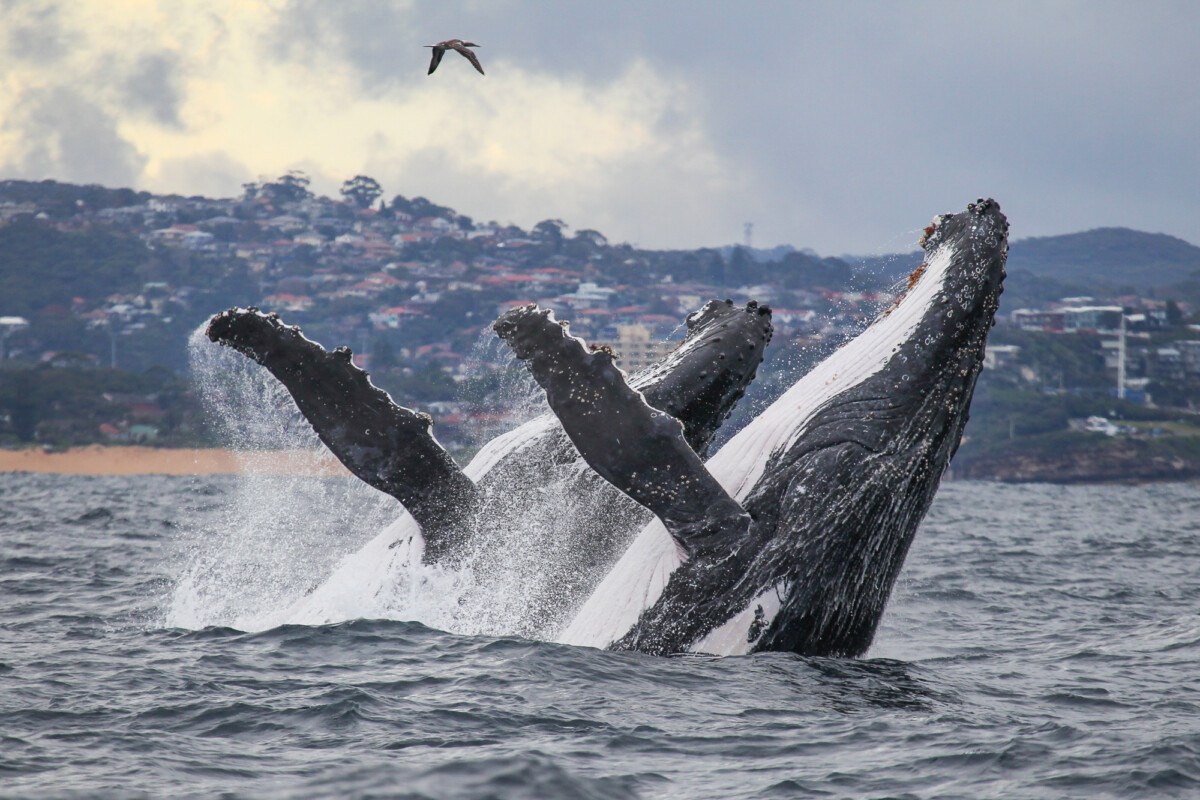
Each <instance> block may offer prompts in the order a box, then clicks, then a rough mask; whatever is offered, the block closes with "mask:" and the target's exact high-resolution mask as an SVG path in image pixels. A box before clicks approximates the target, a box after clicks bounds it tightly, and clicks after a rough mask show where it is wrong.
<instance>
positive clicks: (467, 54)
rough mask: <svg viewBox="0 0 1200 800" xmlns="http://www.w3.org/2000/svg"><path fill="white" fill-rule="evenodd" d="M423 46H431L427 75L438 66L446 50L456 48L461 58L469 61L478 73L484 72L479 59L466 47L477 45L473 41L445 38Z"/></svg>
mask: <svg viewBox="0 0 1200 800" xmlns="http://www.w3.org/2000/svg"><path fill="white" fill-rule="evenodd" d="M425 46H426V47H432V48H433V58H432V59H431V60H430V62H429V72H428V73H426V74H428V75H432V74H433V71H434V70H435V69H437V68H438V64H440V63H442V56H443V55H445V54H446V51H447V50H457V51H458V52H459V53H461V54H462V56H463V58H465V59H466V60H467V61H470V62H471V66H473V67H475V69H477V70H479V74H480V75H483V74H485V73H484V71H483V67H481V66H479V59H478V58H476V57H475V54H474V53H472V52H471V51H470V50H468V49H467V48H468V47H479V45H477V44H475V43H474V42H464V41H463V40H462V39H447V40H446V41H444V42H438V43H437V44H427V45H425Z"/></svg>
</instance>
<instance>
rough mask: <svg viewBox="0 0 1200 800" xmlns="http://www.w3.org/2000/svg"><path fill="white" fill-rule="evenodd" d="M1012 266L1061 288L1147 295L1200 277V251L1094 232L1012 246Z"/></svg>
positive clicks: (1126, 232)
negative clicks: (1087, 287)
mask: <svg viewBox="0 0 1200 800" xmlns="http://www.w3.org/2000/svg"><path fill="white" fill-rule="evenodd" d="M1008 263H1009V268H1010V269H1013V270H1028V271H1029V272H1031V273H1033V274H1034V275H1037V276H1039V277H1043V278H1051V279H1053V280H1057V281H1061V282H1062V283H1067V284H1071V283H1076V284H1082V285H1089V284H1092V283H1102V284H1105V285H1107V286H1111V287H1113V288H1115V289H1120V288H1122V287H1132V288H1133V289H1135V290H1136V291H1145V290H1147V289H1153V288H1158V287H1162V286H1167V285H1170V284H1173V283H1179V282H1181V281H1184V280H1187V279H1188V278H1190V277H1193V275H1194V274H1195V273H1197V272H1200V247H1196V246H1195V245H1193V244H1190V243H1188V242H1185V241H1184V240H1183V239H1177V238H1175V237H1174V236H1168V235H1166V234H1164V233H1145V232H1143V231H1135V230H1130V229H1129V228H1096V229H1095V230H1090V231H1084V232H1082V233H1069V234H1066V235H1064V236H1042V237H1036V238H1031V239H1021V240H1019V241H1016V242H1013V244H1012V246H1011V248H1010V250H1009V256H1008Z"/></svg>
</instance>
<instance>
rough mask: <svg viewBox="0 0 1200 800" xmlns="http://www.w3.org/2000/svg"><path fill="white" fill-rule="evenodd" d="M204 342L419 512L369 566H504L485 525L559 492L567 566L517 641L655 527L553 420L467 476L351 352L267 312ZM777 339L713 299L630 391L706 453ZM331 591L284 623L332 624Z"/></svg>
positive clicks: (398, 527)
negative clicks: (251, 368) (281, 394)
mask: <svg viewBox="0 0 1200 800" xmlns="http://www.w3.org/2000/svg"><path fill="white" fill-rule="evenodd" d="M206 333H207V335H208V337H209V338H210V339H212V340H213V341H216V342H220V343H221V344H223V345H226V346H229V347H232V348H234V349H236V350H237V351H238V352H240V353H242V354H243V355H245V356H247V357H249V358H251V359H253V360H254V361H256V362H258V363H259V364H261V365H263V366H264V367H266V368H267V369H268V370H269V371H270V372H271V374H272V375H274V376H275V377H276V378H277V379H278V380H279V381H280V382H281V383H282V384H283V385H284V386H285V387H286V388H287V389H288V391H289V393H290V394H291V396H292V398H293V400H294V401H295V402H296V405H297V407H298V408H299V410H300V411H301V412H302V413H303V415H304V416H305V418H306V419H308V421H309V422H310V423H311V424H312V426H313V428H314V430H315V431H316V432H317V435H318V436H319V437H320V439H321V441H322V442H324V443H325V445H326V446H328V448H329V449H330V451H331V452H333V454H334V455H335V456H337V458H338V459H339V460H341V462H342V463H343V464H344V465H345V466H346V467H347V468H348V469H349V470H350V471H351V472H352V473H353V474H354V475H356V476H357V477H358V478H360V479H361V480H363V481H364V482H366V483H368V484H369V485H371V486H373V487H375V488H376V489H379V490H380V491H382V492H384V493H386V494H389V495H392V496H393V497H395V498H396V499H397V500H399V501H400V503H401V504H402V505H403V506H404V508H405V509H406V510H407V511H408V513H407V514H405V515H403V516H402V517H401V518H400V519H399V520H397V522H396V524H394V525H393V526H391V527H390V528H389V529H388V530H386V531H384V532H383V533H381V534H380V536H379V537H377V538H376V540H375V541H374V542H373V543H372V544H371V545H368V547H367V551H370V552H371V553H373V555H372V556H371V557H370V558H369V559H367V560H368V561H373V562H379V561H388V562H390V561H397V560H403V559H407V558H412V559H416V560H424V561H426V562H431V563H441V564H447V563H449V564H456V563H457V562H459V561H461V560H462V558H461V557H462V556H463V554H464V553H465V552H467V551H471V553H472V555H473V556H474V558H473V559H471V561H472V562H475V561H484V562H486V561H489V560H493V561H494V560H495V559H494V558H492V559H490V558H489V555H490V554H489V553H487V552H486V548H487V546H488V545H489V544H491V546H493V547H502V546H504V543H503V541H499V542H496V541H494V540H493V541H491V542H489V540H488V537H486V536H479V535H477V534H479V532H480V530H481V529H482V528H484V527H485V526H486V523H487V522H489V521H492V520H494V519H495V518H497V517H502V516H504V515H505V514H506V513H509V514H511V512H512V510H513V509H514V508H516V509H519V510H520V511H521V513H524V511H525V510H526V509H537V508H539V507H540V506H541V505H544V504H545V502H546V499H545V496H546V494H547V492H546V490H547V489H548V488H550V487H553V492H550V494H551V495H552V496H554V497H561V498H569V501H570V503H571V505H572V508H571V509H570V513H566V511H565V510H563V509H555V510H550V509H548V510H547V513H554V514H555V517H556V525H555V529H554V542H553V543H552V545H553V549H555V550H557V551H558V552H559V553H561V554H563V556H564V557H562V558H546V559H544V560H543V562H542V563H541V564H540V565H539V571H540V573H541V574H539V576H538V580H537V581H536V586H530V585H528V584H529V583H532V582H528V583H527V585H526V586H525V587H524V588H523V597H522V598H521V601H522V602H523V603H524V604H525V605H526V606H527V607H526V608H525V609H524V610H523V613H522V614H521V615H520V617H521V621H520V623H519V624H518V628H517V630H515V631H513V632H515V633H520V634H522V635H527V636H541V637H548V636H553V635H554V633H556V629H557V628H558V627H561V625H562V623H563V621H564V620H563V617H564V616H565V615H567V614H569V613H570V612H571V611H573V610H574V608H575V607H576V606H578V604H579V602H580V601H582V600H583V598H584V597H586V596H587V594H588V592H590V591H591V590H592V589H593V588H595V585H596V584H597V582H598V581H599V579H600V578H601V577H602V576H603V573H604V572H605V571H606V570H607V569H608V568H609V567H611V566H612V564H613V563H614V562H615V561H616V559H617V558H619V557H620V555H621V553H622V551H623V549H624V547H625V546H627V545H628V544H629V542H630V540H631V538H632V537H633V535H634V534H635V533H636V532H637V531H638V530H639V529H640V528H641V527H642V526H643V525H644V524H645V523H646V522H647V521H648V520H649V519H650V518H651V515H650V513H649V512H647V511H646V510H645V509H643V508H641V507H640V506H639V505H638V504H637V503H635V502H634V501H632V500H630V499H629V498H628V497H626V496H624V495H623V494H622V493H621V492H620V491H619V490H618V489H616V488H614V487H613V486H611V485H610V484H609V483H607V482H606V481H604V480H603V479H602V478H601V477H600V476H599V475H597V474H596V473H595V472H594V471H593V470H591V469H590V468H588V467H587V465H586V463H585V462H584V461H583V460H582V459H581V458H580V456H579V453H578V452H577V451H576V450H575V448H574V446H573V445H572V444H571V442H570V440H569V439H568V437H567V434H566V433H565V432H564V431H563V429H562V427H561V425H559V423H558V421H557V420H556V419H555V418H554V416H553V414H549V413H547V414H543V415H541V416H539V417H536V418H534V419H532V420H530V421H529V422H527V423H525V424H524V425H521V426H519V427H518V428H516V429H514V430H512V431H509V432H508V433H505V434H503V435H501V436H498V437H497V438H495V439H494V440H492V441H491V442H489V443H487V444H486V445H485V446H484V447H483V448H482V449H481V450H480V451H479V453H478V454H476V456H475V457H474V458H473V459H472V460H471V462H470V463H469V464H468V465H467V466H466V467H465V468H463V469H460V468H459V467H458V465H457V464H456V463H455V462H454V460H453V459H452V458H451V457H450V455H449V453H447V452H446V450H445V449H444V448H443V447H442V446H441V444H440V443H439V442H438V441H437V440H436V439H435V438H434V436H433V434H432V430H431V426H432V419H431V418H430V417H429V416H427V415H425V414H420V413H417V412H415V411H412V410H410V409H407V408H404V407H402V406H399V405H397V404H395V403H394V402H393V401H392V399H391V397H390V396H388V394H387V393H386V392H384V391H382V390H381V389H379V388H377V387H375V386H374V385H372V383H371V381H370V379H369V376H368V375H367V373H366V372H364V371H363V370H361V369H359V368H358V367H357V366H355V365H354V364H353V362H352V360H351V353H350V351H349V350H348V349H347V348H338V349H336V350H334V351H332V352H330V351H327V350H325V348H323V347H321V346H320V345H319V344H317V343H315V342H313V341H310V340H309V339H307V338H306V337H305V336H304V335H303V333H302V332H301V331H300V329H299V328H298V327H295V326H289V325H285V324H283V322H282V321H281V320H280V319H279V317H278V315H275V314H266V313H263V312H261V311H258V310H257V309H237V308H235V309H230V310H228V311H225V312H222V313H220V314H217V315H216V316H214V317H213V318H212V319H211V320H210V322H209V324H208V326H207V329H206ZM771 333H772V328H771V314H770V310H769V309H767V308H766V307H764V306H759V305H758V304H757V303H754V302H751V303H748V304H746V305H745V306H736V305H734V304H733V303H732V302H730V301H728V300H726V301H711V302H709V303H707V304H706V305H705V306H704V307H702V308H700V309H699V310H697V311H696V312H694V313H692V314H691V315H689V316H688V318H687V321H686V334H685V337H684V340H683V342H682V343H681V344H680V345H679V346H678V347H677V348H676V349H675V350H674V351H673V352H671V353H670V354H668V355H667V356H666V357H665V358H663V359H662V360H661V361H660V362H658V363H657V364H655V365H654V366H653V367H651V368H650V369H648V370H646V371H645V372H643V373H641V374H640V375H638V376H636V377H635V378H634V379H633V381H632V383H633V385H634V386H636V387H637V388H638V389H639V390H640V391H642V392H643V393H644V395H645V396H646V397H647V398H648V400H649V401H650V402H653V403H654V404H655V406H656V407H658V408H663V409H666V410H668V411H669V413H671V414H672V416H673V417H675V418H677V419H679V420H680V421H681V422H682V424H683V428H684V436H685V438H686V439H687V441H688V444H689V446H690V447H693V448H694V449H695V450H696V451H697V452H699V453H705V452H707V449H708V446H709V444H710V443H711V441H712V439H713V437H714V436H715V435H716V433H717V431H718V429H719V428H720V426H721V423H722V422H724V420H725V419H726V418H727V417H728V416H729V414H730V413H731V412H732V410H733V408H734V407H735V405H736V404H737V402H738V400H739V399H740V398H741V397H742V395H743V394H744V392H745V389H746V386H747V385H748V384H749V383H750V382H751V381H752V380H753V379H754V376H755V374H756V371H757V369H758V366H759V364H760V363H761V361H762V356H763V352H764V350H765V348H766V346H767V344H768V343H769V342H770V339H771ZM480 548H483V549H484V550H485V552H483V553H480V552H478V551H479V549H480ZM489 577H490V576H488V575H486V574H483V575H480V576H479V578H480V579H481V580H483V581H486V580H488V579H489ZM331 583H334V582H331ZM332 591H335V590H334V589H333V588H332V587H328V586H327V587H322V588H318V590H317V591H316V592H315V593H314V594H313V595H311V596H310V597H308V598H306V600H305V601H304V602H303V603H302V608H299V609H293V610H291V611H290V612H289V613H286V614H284V615H283V616H281V617H280V619H286V620H297V619H302V620H308V621H318V620H327V619H329V617H330V615H329V612H328V611H327V609H328V607H329V605H337V604H338V601H336V600H334V601H330V600H328V599H327V595H328V594H329V593H330V592H332ZM350 602H351V604H353V600H351V601H350Z"/></svg>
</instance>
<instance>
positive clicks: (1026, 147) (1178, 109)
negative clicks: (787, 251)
mask: <svg viewBox="0 0 1200 800" xmlns="http://www.w3.org/2000/svg"><path fill="white" fill-rule="evenodd" d="M449 38H462V39H466V40H469V41H473V42H477V43H479V44H480V45H481V46H480V47H479V48H478V50H477V53H478V55H479V58H480V61H481V62H482V64H483V67H484V69H485V70H486V71H487V75H486V76H482V75H479V74H478V73H476V72H475V71H474V70H473V69H472V68H471V66H470V64H469V63H468V62H467V61H466V60H465V59H463V58H461V57H460V56H458V55H457V54H455V53H448V54H447V55H446V57H445V58H444V59H443V61H442V64H441V66H440V67H439V69H438V71H437V72H436V73H434V74H433V75H426V69H427V67H428V62H429V52H430V51H429V50H427V49H426V48H424V47H423V46H422V45H426V44H432V43H434V42H437V41H441V40H443V39H449ZM1198 41H1200V3H1192V2H1153V1H1151V2H1141V3H1130V2H1100V1H1098V0H1091V1H1089V2H1083V1H1082V0H1081V1H1079V2H1072V1H1070V0H1041V1H1040V2H1020V0H992V1H991V2H988V3H982V2H971V1H970V0H955V1H954V2H920V0H905V1H904V2H900V1H897V2H864V1H862V0H859V1H858V2H845V3H830V2H822V3H808V2H800V1H799V0H796V1H793V2H755V3H746V2H707V1H706V0H687V1H686V2H651V1H650V0H604V2H573V1H572V0H556V1H555V2H553V3H550V2H538V1H536V0H528V1H521V0H486V2H485V1H484V0H479V1H478V2H455V1H454V0H432V1H431V2H425V0H390V1H385V0H206V2H203V3H199V2H183V1H182V0H172V1H170V2H168V1H167V0H74V2H43V1H42V0H0V179H4V178H23V179H39V180H40V179H44V178H53V179H56V180H60V181H68V182H76V183H101V184H104V185H106V186H130V187H134V188H138V189H146V190H150V191H153V192H158V193H178V194H185V195H191V194H202V195H207V196H212V197H231V196H236V195H238V194H240V193H241V186H242V184H244V183H246V182H248V181H254V180H260V179H274V178H275V177H277V176H279V175H282V174H284V173H285V172H287V171H288V170H292V169H299V170H303V171H304V172H306V173H307V174H308V175H309V176H310V177H311V179H312V188H313V189H314V190H315V191H316V192H317V193H319V194H325V195H329V196H334V197H336V196H338V189H339V187H340V186H341V184H342V182H343V181H345V180H346V179H348V178H351V177H353V176H355V175H360V174H361V175H368V176H371V177H373V178H375V179H376V180H377V181H379V183H380V184H381V185H382V187H383V189H384V192H385V197H387V198H391V197H392V196H393V195H395V194H402V195H404V196H406V197H410V198H411V197H415V196H424V197H427V198H428V199H430V200H431V201H433V202H435V203H438V204H441V205H448V206H450V207H452V208H454V209H456V210H457V211H458V212H459V213H462V214H466V215H468V216H471V217H472V218H474V219H475V220H476V221H477V222H486V221H491V220H495V221H498V222H501V223H505V224H507V223H514V224H517V225H520V226H521V227H524V228H530V227H532V226H533V225H534V224H535V223H537V222H538V221H541V220H543V219H548V218H556V219H561V220H563V221H564V222H566V223H567V224H568V225H569V226H571V227H570V229H569V230H568V233H569V232H570V231H571V230H577V229H584V228H590V229H595V230H598V231H600V232H602V233H604V234H605V235H606V236H608V237H609V238H610V240H612V241H614V242H630V243H633V244H636V245H639V246H642V247H651V248H695V247H704V246H719V245H724V244H730V243H735V242H740V241H742V240H743V237H744V227H743V225H744V223H746V222H752V223H753V226H754V227H753V239H752V241H753V244H754V246H756V247H770V246H774V245H778V244H790V245H793V246H796V247H808V248H812V249H815V250H816V251H818V252H819V253H821V254H822V255H839V254H861V255H868V254H882V253H892V252H903V251H907V250H911V249H915V247H916V242H917V239H918V238H919V236H920V231H921V228H922V227H923V226H924V225H925V224H927V222H928V220H929V219H930V218H931V217H932V216H933V215H935V214H938V213H942V212H945V211H954V210H958V209H961V208H963V207H964V206H965V205H966V203H968V202H970V201H971V200H974V199H975V198H977V197H987V196H990V197H995V198H996V199H997V200H999V201H1000V204H1001V207H1002V208H1003V209H1004V211H1005V212H1006V213H1007V214H1008V217H1009V221H1010V223H1011V226H1012V228H1011V236H1012V237H1013V238H1024V237H1028V236H1047V235H1054V234H1060V233H1071V232H1075V231H1080V230H1087V229H1091V228H1097V227H1105V226H1125V227H1131V228H1136V229H1140V230H1145V231H1150V232H1161V233H1168V234H1172V235H1175V236H1178V237H1181V238H1183V239H1186V240H1188V241H1191V242H1193V243H1197V244H1200V141H1198V136H1197V133H1198V132H1200V91H1197V89H1196V88H1195V87H1196V84H1197V82H1198V80H1200V47H1198V46H1197V42H1198Z"/></svg>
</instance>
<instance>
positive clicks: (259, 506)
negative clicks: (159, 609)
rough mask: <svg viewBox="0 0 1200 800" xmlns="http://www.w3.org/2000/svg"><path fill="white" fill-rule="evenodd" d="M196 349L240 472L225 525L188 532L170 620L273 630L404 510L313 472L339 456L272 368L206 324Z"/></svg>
mask: <svg viewBox="0 0 1200 800" xmlns="http://www.w3.org/2000/svg"><path fill="white" fill-rule="evenodd" d="M189 355H190V360H191V366H192V375H193V379H194V381H195V383H196V388H197V390H198V392H199V393H200V396H201V399H202V402H203V406H204V409H205V412H206V417H207V420H208V422H209V424H210V425H211V426H212V427H213V430H214V431H215V432H216V434H217V436H218V438H219V440H220V441H221V442H222V443H223V444H224V445H225V446H226V447H228V448H230V449H231V450H233V451H234V452H235V453H237V457H238V460H239V462H240V465H241V474H240V475H239V477H238V478H237V479H236V480H235V481H233V483H232V484H231V489H230V490H229V491H228V492H227V493H226V494H225V495H224V496H222V497H221V498H220V500H219V504H220V506H221V514H220V517H221V519H222V526H221V527H220V528H219V529H204V528H197V529H188V528H186V527H185V528H184V530H183V531H182V533H183V535H184V536H186V537H187V539H188V543H187V550H188V555H187V564H186V566H185V568H184V570H183V574H182V575H181V577H180V578H179V580H178V583H177V584H176V586H175V589H174V591H173V593H172V596H171V598H170V600H169V602H168V604H167V609H166V612H165V618H166V624H168V625H171V626H176V627H185V628H199V627H206V626H213V625H219V626H230V627H235V628H239V629H243V630H257V629H260V628H263V627H269V625H270V621H271V620H273V619H274V618H275V617H276V616H277V615H278V614H279V612H280V610H281V609H283V608H286V607H288V606H290V605H292V604H294V603H295V602H297V601H298V600H300V599H301V598H302V597H303V596H304V595H305V594H306V593H308V592H310V591H311V590H312V589H313V588H314V587H315V586H316V585H318V584H319V583H320V581H322V580H323V579H324V578H325V577H326V576H328V574H329V572H330V571H331V570H332V568H333V566H334V565H335V564H336V563H337V561H338V560H340V558H341V557H342V556H344V555H345V554H346V553H347V552H353V551H354V550H356V549H357V548H358V547H360V546H361V545H362V544H363V542H365V541H366V540H367V539H368V538H370V536H371V535H372V534H373V533H375V532H377V531H378V530H379V529H380V528H381V527H383V525H384V524H386V523H387V522H389V521H390V520H392V519H394V518H395V516H396V515H397V513H398V511H399V507H398V506H397V504H396V503H395V501H394V500H392V499H391V498H389V497H386V496H384V495H382V494H380V493H378V492H375V491H374V490H372V489H370V488H369V487H367V486H365V485H363V484H362V483H360V482H359V481H357V480H354V479H352V478H349V477H345V478H341V477H334V478H313V477H306V476H309V475H312V474H313V473H314V472H316V471H317V468H319V467H322V466H328V464H329V462H331V461H332V460H333V457H332V456H331V455H330V454H329V452H328V451H327V450H326V449H325V448H324V446H323V445H321V443H320V441H319V440H318V439H317V437H316V434H315V433H314V432H313V430H312V428H311V427H310V426H309V425H308V423H307V422H306V421H305V420H304V418H303V417H302V416H300V414H299V412H298V411H297V410H296V408H295V405H294V403H292V400H291V397H290V396H289V395H288V393H287V390H286V389H284V388H283V386H282V385H280V384H279V383H278V382H277V381H276V380H275V379H274V378H272V377H271V375H270V374H269V373H268V372H266V370H263V369H262V368H261V367H259V366H258V365H257V364H255V363H253V362H252V361H250V360H249V359H246V358H244V357H242V356H240V355H238V354H237V353H235V352H234V351H232V350H229V349H228V348H224V347H220V346H218V345H216V344H213V343H212V342H210V341H208V339H207V337H205V336H204V333H203V328H201V329H199V330H197V331H196V332H194V333H193V334H192V336H191V337H190V339H189ZM278 452H284V453H287V454H288V456H287V457H288V459H289V460H290V461H291V464H290V465H289V466H290V467H291V468H290V469H285V470H284V471H285V472H288V473H291V474H290V475H282V476H281V475H277V474H269V473H271V472H278V471H279V470H278V464H279V462H278V456H277V455H276V454H277V453H278ZM268 453H271V454H272V455H274V458H272V459H271V460H270V464H271V465H272V469H268V460H267V458H266V455H267V454H268Z"/></svg>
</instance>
